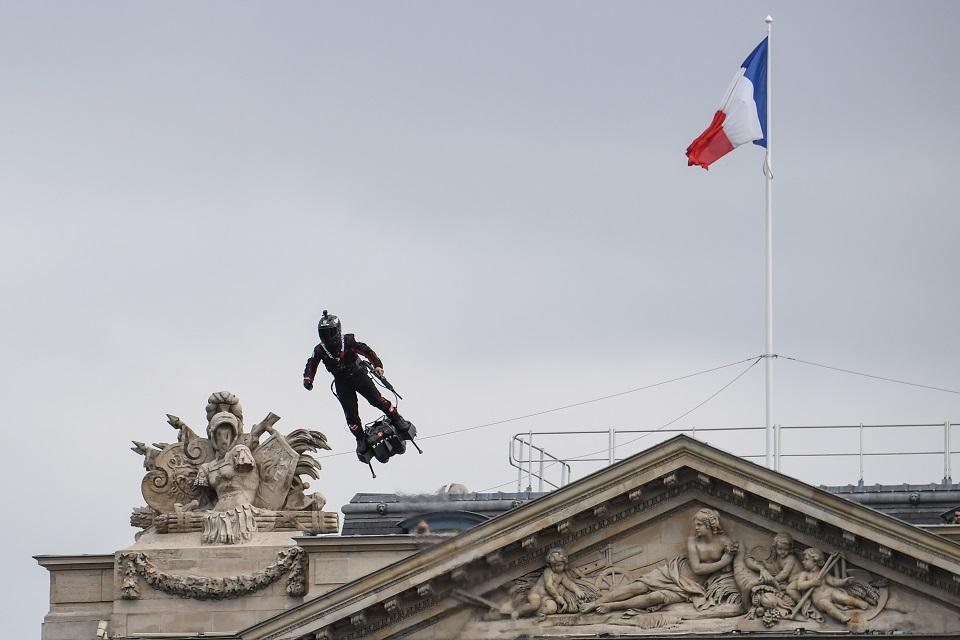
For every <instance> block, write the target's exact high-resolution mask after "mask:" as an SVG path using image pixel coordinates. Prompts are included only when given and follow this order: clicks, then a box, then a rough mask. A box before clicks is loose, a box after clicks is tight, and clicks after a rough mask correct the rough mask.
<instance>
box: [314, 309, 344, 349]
mask: <svg viewBox="0 0 960 640" xmlns="http://www.w3.org/2000/svg"><path fill="white" fill-rule="evenodd" d="M317 333H319V334H320V341H321V342H323V344H325V345H326V346H327V348H328V349H330V350H331V351H333V352H334V353H338V352H339V351H340V347H341V333H340V318H338V317H337V316H333V315H330V314H328V313H327V310H326V309H324V310H323V317H322V318H320V322H319V323H318V324H317Z"/></svg>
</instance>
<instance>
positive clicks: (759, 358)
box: [480, 356, 763, 493]
mask: <svg viewBox="0 0 960 640" xmlns="http://www.w3.org/2000/svg"><path fill="white" fill-rule="evenodd" d="M748 360H749V358H748ZM761 360H763V356H757V357H755V358H754V359H753V362H751V363H750V364H749V365H747V368H746V369H744V370H743V371H741V372H740V373H738V374H737V375H736V376H734V378H733V379H732V380H730V381H729V382H728V383H726V384H725V385H723V386H722V387H720V388H719V389H717V390H716V391H714V392H713V393H711V394H710V395H709V396H707V397H706V398H705V399H704V400H701V401H700V402H698V403H697V404H696V405H694V406H693V407H692V408H690V409H687V410H686V411H684V412H683V413H681V414H680V415H679V416H677V417H676V418H674V419H673V420H670V421H669V422H667V423H665V424H663V425H661V426H659V427H657V428H656V429H654V430H652V431H650V432H648V433H644V434H642V435H639V436H637V437H636V438H633V439H632V440H627V441H626V442H621V443H620V444H618V445H616V446H614V450H616V449H618V448H620V447H625V446H626V445H628V444H633V443H634V442H636V441H638V440H642V439H643V438H646V437H647V436H650V435H653V434H654V433H657V432H658V431H661V430H663V429H666V428H667V427H669V426H670V425H672V424H675V423H676V422H678V421H680V420H682V419H683V418H685V417H687V416H688V415H690V414H691V413H693V412H694V411H696V410H697V409H699V408H700V407H702V406H703V405H705V404H707V403H708V402H710V401H711V400H713V399H714V398H716V397H717V396H718V395H720V394H721V393H723V392H724V391H726V390H727V389H729V388H730V387H731V386H732V385H733V384H734V383H735V382H736V381H737V380H739V379H740V378H742V377H743V376H744V375H746V373H747V372H748V371H750V369H752V368H753V367H754V366H756V364H757V363H758V362H760V361H761ZM741 362H745V360H741ZM737 364H739V363H737ZM609 450H610V449H609V448H605V449H598V450H596V451H591V452H589V453H583V454H580V455H579V456H574V457H573V458H565V460H580V459H581V458H589V457H590V456H595V455H597V454H598V453H603V452H604V451H609ZM557 464H559V463H558V462H550V463H548V464H547V465H546V466H545V467H544V468H543V470H544V471H547V470H548V469H550V467H552V466H555V465H557ZM511 482H513V480H508V481H507V482H504V483H501V484H498V485H495V486H493V487H490V488H489V489H484V490H483V491H481V492H480V493H485V492H487V491H489V490H490V489H496V488H498V487H502V486H504V485H507V484H510V483H511Z"/></svg>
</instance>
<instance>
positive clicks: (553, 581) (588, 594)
mask: <svg viewBox="0 0 960 640" xmlns="http://www.w3.org/2000/svg"><path fill="white" fill-rule="evenodd" d="M569 561H570V560H569V558H568V557H567V554H566V552H565V551H564V550H563V549H562V548H561V547H554V548H553V549H550V550H549V551H548V552H547V556H546V563H547V566H546V567H545V568H544V569H543V571H541V572H539V574H537V575H536V576H535V577H534V579H533V580H531V579H529V578H528V579H527V580H524V579H521V580H520V581H518V582H517V584H516V585H515V586H514V587H513V588H512V589H511V596H512V611H511V617H512V618H513V619H517V618H520V617H522V616H529V615H537V616H539V617H541V618H545V617H546V616H549V615H553V614H555V613H576V612H578V611H580V610H581V604H582V603H584V602H586V601H588V600H592V599H593V598H596V596H597V590H596V589H595V588H594V587H593V585H591V584H590V583H588V582H586V581H584V580H582V579H581V578H580V576H578V575H577V574H575V573H574V572H572V571H571V570H570V569H569V568H568V564H569Z"/></svg>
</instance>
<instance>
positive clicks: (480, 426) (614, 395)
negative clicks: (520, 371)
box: [317, 356, 761, 459]
mask: <svg viewBox="0 0 960 640" xmlns="http://www.w3.org/2000/svg"><path fill="white" fill-rule="evenodd" d="M760 358H761V356H751V357H749V358H744V359H743V360H737V361H736V362H730V363H728V364H724V365H720V366H719V367H713V368H711V369H703V370H702V371H696V372H694V373H688V374H686V375H683V376H679V377H676V378H670V379H669V380H661V381H660V382H654V383H653V384H648V385H644V386H642V387H635V388H633V389H627V390H626V391H620V392H618V393H611V394H610V395H606V396H600V397H599V398H591V399H590V400H582V401H580V402H574V403H573V404H565V405H563V406H560V407H554V408H552V409H545V410H543V411H537V412H534V413H527V414H524V415H522V416H515V417H513V418H505V419H503V420H496V421H494V422H486V423H484V424H478V425H474V426H472V427H462V428H459V429H453V430H452V431H445V432H443V433H435V434H433V435H429V436H424V437H422V438H418V440H430V439H431V438H443V437H446V436H451V435H454V434H457V433H464V432H465V431H473V430H475V429H485V428H486V427H494V426H497V425H501V424H507V423H509V422H516V421H517V420H525V419H527V418H534V417H536V416H542V415H546V414H548V413H555V412H557V411H564V410H566V409H572V408H574V407H580V406H583V405H585V404H591V403H593V402H601V401H603V400H609V399H611V398H618V397H620V396H625V395H628V394H631V393H636V392H638V391H645V390H647V389H653V388H654V387H661V386H663V385H665V384H670V383H671V382H678V381H680V380H686V379H688V378H693V377H695V376H700V375H703V374H705V373H711V372H713V371H720V370H721V369H727V368H729V367H733V366H736V365H738V364H742V363H744V362H748V361H750V360H755V361H756V360H759V359H760ZM753 364H756V362H754V363H753ZM753 364H751V365H750V366H753ZM748 368H749V367H748ZM741 375H742V374H741ZM348 453H352V452H350V451H343V452H340V453H330V454H327V455H325V456H317V458H318V459H323V458H334V457H336V456H345V455H347V454H348Z"/></svg>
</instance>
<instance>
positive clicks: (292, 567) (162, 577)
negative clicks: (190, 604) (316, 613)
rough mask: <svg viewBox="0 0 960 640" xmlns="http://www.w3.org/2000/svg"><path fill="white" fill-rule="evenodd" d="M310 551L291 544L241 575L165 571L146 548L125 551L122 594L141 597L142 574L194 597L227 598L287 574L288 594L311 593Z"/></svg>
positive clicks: (161, 586) (161, 588)
mask: <svg viewBox="0 0 960 640" xmlns="http://www.w3.org/2000/svg"><path fill="white" fill-rule="evenodd" d="M307 562H308V560H307V555H306V553H305V552H304V550H303V549H301V548H300V547H290V548H289V549H284V550H283V551H280V552H279V553H278V554H277V560H276V561H275V562H273V563H271V564H269V565H267V566H266V567H264V568H263V569H261V570H260V571H255V572H254V573H251V574H248V575H241V576H223V577H211V576H193V575H176V574H172V573H164V572H163V571H160V570H159V569H157V566H156V565H155V564H154V563H153V562H151V561H150V559H149V558H148V557H147V554H145V553H142V552H136V553H124V554H121V555H120V558H119V563H118V566H119V571H120V597H121V598H123V599H124V600H137V599H139V598H140V581H139V579H140V578H143V581H144V582H146V583H147V584H148V585H150V586H151V587H153V588H154V589H156V590H157V591H162V592H164V593H167V594H170V595H173V596H178V597H180V598H191V599H194V600H226V599H229V598H239V597H240V596H245V595H249V594H251V593H254V592H256V591H260V590H261V589H265V588H266V587H268V586H270V585H271V584H273V583H274V582H276V581H277V580H279V579H280V578H281V577H282V576H283V575H284V574H287V573H289V574H290V575H289V577H288V578H287V594H288V595H290V596H293V597H296V598H299V597H302V596H304V595H306V593H307V576H306V574H307Z"/></svg>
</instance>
